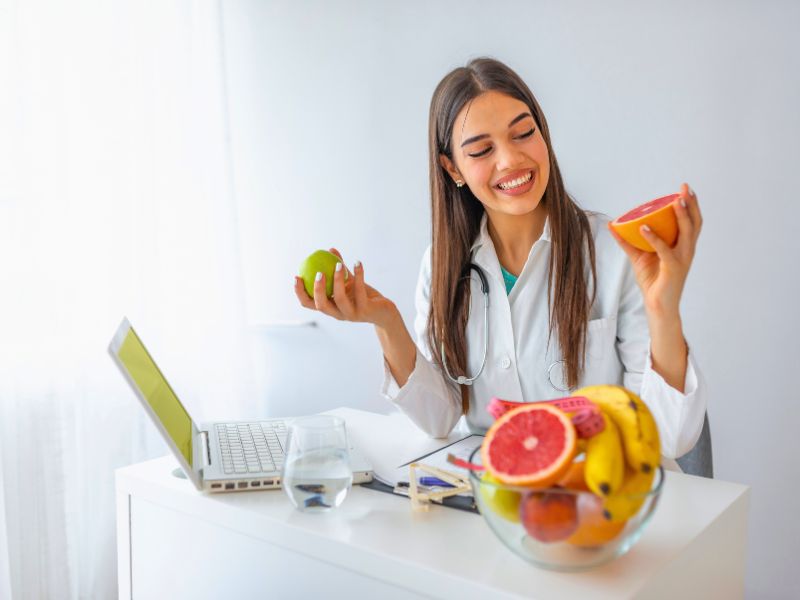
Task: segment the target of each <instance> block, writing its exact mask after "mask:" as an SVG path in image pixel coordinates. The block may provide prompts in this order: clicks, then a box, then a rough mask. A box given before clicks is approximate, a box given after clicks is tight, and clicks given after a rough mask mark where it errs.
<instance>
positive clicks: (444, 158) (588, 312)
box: [295, 58, 706, 469]
mask: <svg viewBox="0 0 800 600" xmlns="http://www.w3.org/2000/svg"><path fill="white" fill-rule="evenodd" d="M429 167H430V190H431V207H432V215H431V216H432V239H431V246H430V248H429V250H428V251H427V252H426V253H425V256H424V257H423V259H422V265H421V268H420V274H419V280H418V284H417V294H416V309H417V315H416V319H415V321H414V329H415V332H416V336H417V341H416V344H415V343H414V341H413V340H412V338H411V335H410V334H409V332H408V330H407V329H406V327H405V324H404V323H403V320H402V317H401V316H400V314H399V311H398V310H397V308H396V307H395V305H394V303H393V302H392V301H390V300H389V299H387V298H385V297H384V296H383V295H382V294H380V293H379V292H378V291H377V290H375V289H374V288H372V287H370V286H368V285H367V284H366V283H365V281H364V267H363V265H362V264H360V263H356V265H355V267H354V277H352V278H349V279H345V277H344V271H345V270H344V269H342V270H340V271H338V272H336V273H334V275H333V280H334V281H333V297H332V298H328V297H326V295H325V293H324V290H325V277H324V276H318V278H317V282H316V283H315V288H314V298H313V299H312V298H311V297H310V296H309V295H308V294H307V293H306V292H305V290H304V289H303V286H302V282H301V281H300V280H299V279H298V280H297V281H296V283H295V294H296V295H297V298H298V300H299V302H300V303H301V304H302V305H303V306H305V307H307V308H310V309H314V310H319V311H321V312H323V313H325V314H328V315H330V316H333V317H335V318H337V319H341V320H350V321H366V322H369V323H373V324H374V325H375V328H376V332H377V335H378V339H379V340H380V343H381V346H382V348H383V353H384V359H385V366H386V369H385V381H384V386H383V390H382V391H383V394H384V396H385V397H386V398H387V399H389V400H390V401H392V402H394V403H395V405H397V406H398V407H399V408H400V409H401V410H403V411H404V412H405V413H406V414H407V415H408V416H409V417H410V418H411V419H412V420H413V421H414V422H415V423H416V424H417V425H418V426H419V427H420V428H422V429H423V430H425V431H426V432H427V433H429V434H430V435H432V436H444V435H446V434H447V433H448V432H449V431H450V430H451V429H452V428H453V427H454V426H455V424H456V422H457V421H458V419H459V417H460V416H461V415H462V414H463V415H465V416H466V422H467V425H468V426H469V427H470V429H471V430H472V431H474V432H478V433H480V432H484V431H485V430H486V429H487V427H488V426H489V425H490V424H491V421H492V420H491V416H490V415H489V414H488V412H487V410H486V409H487V406H488V403H489V401H490V400H491V398H492V397H501V398H505V399H510V400H513V401H522V402H525V401H528V402H531V401H536V400H545V399H548V398H553V397H557V396H563V395H564V394H565V393H568V392H569V391H570V390H574V389H576V388H577V387H579V386H584V385H589V384H598V383H603V384H622V385H624V386H625V387H627V388H628V389H630V390H632V391H634V392H636V393H638V394H639V395H640V396H641V397H643V398H644V399H645V400H646V401H647V403H648V404H649V405H650V406H651V410H652V412H653V413H654V414H655V418H656V420H657V421H658V426H659V430H660V432H661V437H662V449H663V452H664V456H665V458H667V459H668V462H667V464H668V465H670V466H672V467H673V468H676V469H677V468H678V467H677V464H676V463H674V462H673V461H671V459H674V458H676V457H678V456H681V455H683V454H685V453H686V452H688V451H689V450H690V449H691V448H692V446H694V444H695V442H696V440H697V438H698V436H699V435H700V431H701V428H702V425H703V416H704V413H705V407H706V396H705V389H704V385H703V382H702V378H701V377H700V374H699V370H698V368H697V366H696V364H695V361H694V358H693V356H691V355H690V354H689V353H688V349H687V345H686V342H685V340H684V336H683V329H682V325H681V319H680V314H679V311H678V305H679V299H680V295H681V292H682V289H683V283H684V281H685V278H686V275H687V273H688V270H689V266H690V264H691V261H692V257H693V254H694V247H695V243H696V240H697V236H698V235H699V231H700V224H701V217H700V211H699V208H698V205H697V198H696V197H695V195H694V194H693V193H692V192H691V191H690V190H689V188H688V186H687V185H685V184H684V185H683V186H682V189H681V192H680V194H678V195H676V202H675V203H674V209H675V211H676V214H677V216H678V223H679V228H680V235H679V240H678V243H677V244H676V246H675V247H674V248H670V247H669V246H668V245H667V244H666V243H664V242H663V240H661V239H660V238H658V237H657V236H655V235H653V234H652V232H648V231H644V230H643V231H642V235H644V236H645V237H646V238H647V239H648V241H649V242H650V243H651V244H652V245H653V247H655V248H656V251H657V252H656V253H655V254H652V255H650V256H644V255H643V254H642V253H641V251H639V250H637V249H635V248H633V247H632V246H629V245H628V244H627V243H625V242H624V241H622V240H621V239H620V238H615V237H614V236H613V235H612V233H611V232H610V231H609V230H608V229H607V224H608V219H605V218H604V217H602V216H600V215H598V214H595V213H591V212H588V211H584V210H583V209H581V208H580V207H579V206H578V205H577V203H576V202H575V201H574V200H573V199H572V198H571V197H570V196H569V195H568V194H567V192H566V189H565V186H564V182H563V180H562V177H561V172H560V170H559V166H558V162H557V161H556V157H555V153H554V152H553V146H552V144H551V141H550V132H549V130H548V126H547V121H546V119H545V117H544V114H543V112H542V109H541V107H540V106H539V104H538V102H537V101H536V99H535V98H534V96H533V94H532V92H531V91H530V89H529V88H528V86H527V85H526V84H525V82H523V81H522V79H520V77H519V76H518V75H517V74H516V73H515V72H514V71H513V70H511V69H510V68H509V67H507V66H506V65H504V64H503V63H501V62H499V61H497V60H493V59H489V58H481V59H476V60H472V61H470V62H469V63H468V64H467V66H465V67H461V68H458V69H455V70H453V71H452V72H450V73H448V74H447V75H446V76H445V77H444V79H442V81H441V82H440V83H439V85H438V86H437V87H436V89H435V91H434V93H433V98H432V100H431V105H430V114H429ZM475 274H477V277H475ZM478 280H480V281H478ZM478 283H480V288H477V287H476V286H477V284H478ZM478 289H480V292H481V293H480V294H478V293H476V291H477V290H478Z"/></svg>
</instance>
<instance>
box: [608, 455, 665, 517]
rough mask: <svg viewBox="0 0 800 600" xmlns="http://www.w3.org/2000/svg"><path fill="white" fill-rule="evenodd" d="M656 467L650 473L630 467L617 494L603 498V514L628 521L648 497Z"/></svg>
mask: <svg viewBox="0 0 800 600" xmlns="http://www.w3.org/2000/svg"><path fill="white" fill-rule="evenodd" d="M655 475H656V471H655V469H653V470H651V471H649V472H648V473H643V472H642V471H639V470H635V469H632V468H630V467H628V468H627V469H626V470H625V481H624V482H623V483H622V487H620V488H619V491H618V492H617V493H616V494H613V495H611V496H608V497H607V498H604V499H603V516H605V518H606V519H608V520H609V521H626V520H628V519H630V518H631V517H632V516H633V515H635V514H636V513H637V512H638V511H639V509H640V508H641V507H642V504H644V501H645V500H646V499H647V492H649V491H650V488H651V487H652V485H653V478H654V477H655Z"/></svg>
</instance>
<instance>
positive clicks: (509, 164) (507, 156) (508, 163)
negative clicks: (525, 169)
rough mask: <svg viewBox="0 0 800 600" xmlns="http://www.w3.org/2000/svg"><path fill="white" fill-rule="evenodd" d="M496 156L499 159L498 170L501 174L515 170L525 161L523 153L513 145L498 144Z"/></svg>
mask: <svg viewBox="0 0 800 600" xmlns="http://www.w3.org/2000/svg"><path fill="white" fill-rule="evenodd" d="M495 156H496V157H497V170H498V171H499V172H500V173H502V172H503V171H510V170H512V169H514V168H516V167H518V166H520V165H521V164H522V163H523V161H524V158H523V156H522V153H521V152H520V151H519V150H518V149H517V148H515V147H514V146H513V145H511V144H498V145H497V150H496V153H495Z"/></svg>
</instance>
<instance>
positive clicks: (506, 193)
mask: <svg viewBox="0 0 800 600" xmlns="http://www.w3.org/2000/svg"><path fill="white" fill-rule="evenodd" d="M450 144H451V148H452V149H453V151H452V155H453V161H450V160H449V159H448V158H447V157H446V156H444V155H442V156H441V157H440V159H441V164H442V166H443V167H444V168H445V169H446V170H447V171H448V173H449V174H450V176H451V177H453V179H454V180H458V179H462V180H463V181H464V182H465V183H466V185H468V186H469V189H470V191H472V193H473V194H474V195H475V197H476V198H477V199H478V200H480V202H481V204H483V206H484V208H485V209H486V211H487V212H488V213H489V215H490V216H492V214H493V213H500V214H507V215H525V214H529V213H531V212H533V211H534V210H536V208H537V207H538V206H539V202H540V201H541V199H542V196H543V195H544V191H545V188H546V187H547V181H548V179H549V177H550V160H549V153H548V151H547V144H546V143H545V141H544V138H543V137H542V134H541V132H540V131H539V127H538V126H537V125H536V122H535V121H534V120H533V116H532V115H531V111H530V109H529V108H528V106H527V105H526V104H525V103H524V102H521V101H519V100H517V99H515V98H512V97H511V96H507V95H505V94H502V93H500V92H495V91H489V92H485V93H483V94H481V95H480V96H478V97H477V98H475V99H474V100H473V101H472V102H470V103H467V105H466V106H465V107H464V108H463V109H461V112H460V113H459V114H458V117H456V121H455V124H454V126H453V139H452V140H451V141H450ZM453 163H455V164H453Z"/></svg>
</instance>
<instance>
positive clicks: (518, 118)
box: [461, 112, 533, 148]
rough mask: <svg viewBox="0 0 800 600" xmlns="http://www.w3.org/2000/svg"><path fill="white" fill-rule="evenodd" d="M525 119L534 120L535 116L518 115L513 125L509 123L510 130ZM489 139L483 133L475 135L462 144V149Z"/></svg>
mask: <svg viewBox="0 0 800 600" xmlns="http://www.w3.org/2000/svg"><path fill="white" fill-rule="evenodd" d="M525 117H530V118H531V119H532V118H533V115H531V113H529V112H524V113H520V114H518V115H517V116H516V117H514V118H513V119H512V120H511V123H509V124H508V126H509V128H511V127H513V126H514V125H516V124H517V123H519V122H520V121H521V120H522V119H524V118H525ZM488 137H489V134H488V133H482V134H481V135H475V136H473V137H471V138H469V139H466V140H464V141H463V142H462V143H461V147H462V148H463V147H464V146H466V145H467V144H471V143H472V142H477V141H479V140H482V139H485V138H488Z"/></svg>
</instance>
